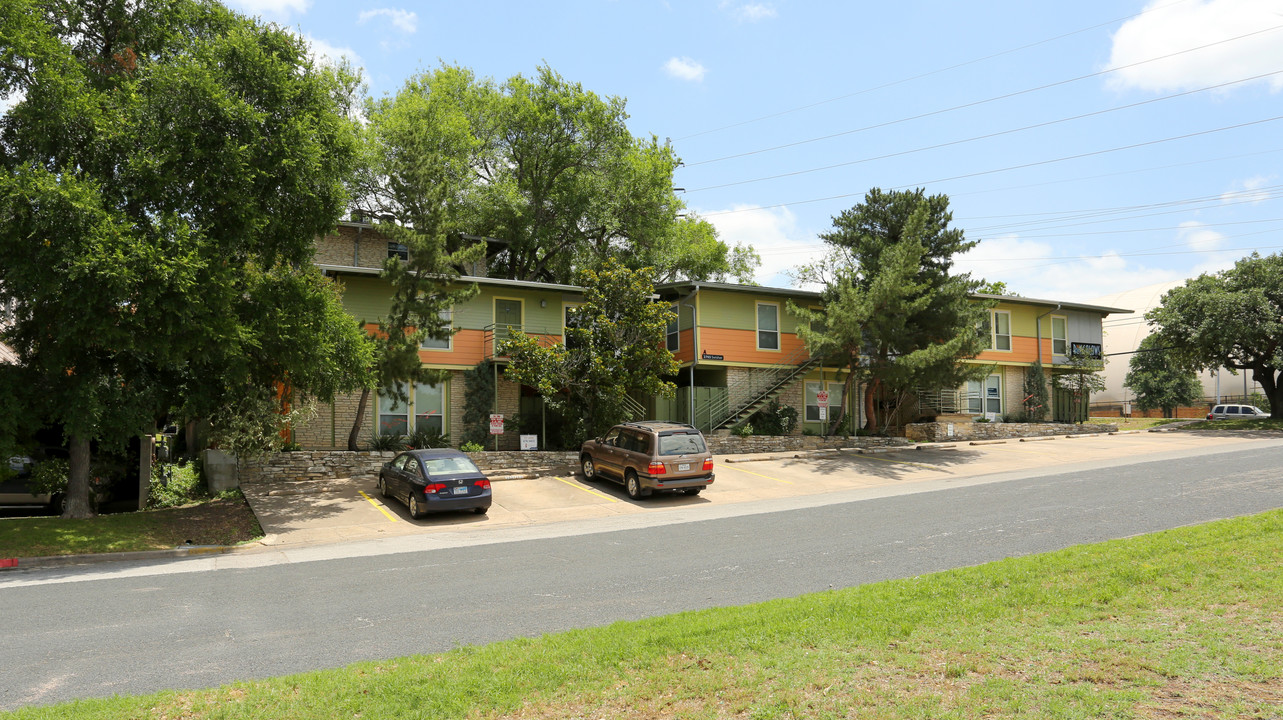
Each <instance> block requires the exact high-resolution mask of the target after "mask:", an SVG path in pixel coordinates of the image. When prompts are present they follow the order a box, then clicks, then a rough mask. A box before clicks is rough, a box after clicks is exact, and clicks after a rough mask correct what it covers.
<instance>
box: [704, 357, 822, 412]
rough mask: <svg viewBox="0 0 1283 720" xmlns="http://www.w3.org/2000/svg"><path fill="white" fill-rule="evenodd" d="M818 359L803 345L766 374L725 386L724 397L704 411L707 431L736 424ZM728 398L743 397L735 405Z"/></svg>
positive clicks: (752, 376) (812, 365) (751, 376)
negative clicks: (707, 426) (707, 421)
mask: <svg viewBox="0 0 1283 720" xmlns="http://www.w3.org/2000/svg"><path fill="white" fill-rule="evenodd" d="M819 362H820V361H819V359H817V358H812V357H811V355H810V353H808V352H807V350H806V346H805V345H803V346H800V347H798V348H797V349H796V350H794V351H793V353H792V354H790V355H789V356H788V357H787V358H785V359H784V360H783V361H782V362H780V363H779V364H777V365H772V366H771V367H770V368H768V369H767V371H766V372H763V373H757V374H756V375H754V374H750V375H748V376H746V377H744V378H741V379H740V380H738V381H737V382H735V383H733V384H731V385H728V386H727V387H726V395H725V396H724V397H722V398H718V399H717V400H715V401H714V402H713V403H711V404H710V406H709V407H708V408H707V415H708V418H709V429H710V430H718V429H721V428H724V427H727V426H728V425H732V424H734V423H735V422H738V421H739V420H741V419H742V417H743V416H744V415H745V414H746V413H747V412H748V411H749V410H754V411H755V410H756V409H757V406H759V405H761V404H764V403H766V402H767V401H769V400H770V399H771V398H772V397H774V396H775V395H777V394H779V392H780V391H781V390H783V389H784V388H785V387H786V386H788V384H789V383H791V382H792V381H793V380H796V379H797V377H798V376H799V375H802V374H803V373H806V372H808V371H810V369H811V368H813V367H815V366H816V365H818V364H819ZM732 396H740V397H741V398H743V399H742V400H741V401H740V402H739V403H738V404H735V405H732V404H731V397H732Z"/></svg>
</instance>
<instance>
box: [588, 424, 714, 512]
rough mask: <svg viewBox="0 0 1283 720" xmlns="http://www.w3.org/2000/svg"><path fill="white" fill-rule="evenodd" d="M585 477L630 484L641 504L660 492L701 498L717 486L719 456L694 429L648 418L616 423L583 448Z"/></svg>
mask: <svg viewBox="0 0 1283 720" xmlns="http://www.w3.org/2000/svg"><path fill="white" fill-rule="evenodd" d="M579 461H580V463H581V464H582V466H583V469H584V477H586V478H588V479H589V480H594V479H596V478H598V477H607V478H610V479H612V480H618V481H620V482H622V483H623V484H624V489H625V490H627V491H628V497H630V498H632V499H634V500H636V499H638V498H643V497H646V496H647V495H650V494H651V492H652V491H654V490H679V491H681V492H684V493H686V494H687V495H698V494H699V491H700V490H703V489H704V488H705V487H706V486H708V485H711V484H713V477H714V476H713V456H712V454H711V453H709V452H708V445H706V444H705V443H704V435H703V434H702V433H700V431H699V429H698V428H696V427H695V426H693V425H687V424H685V423H676V422H667V421H663V420H647V421H645V422H627V423H623V424H622V425H616V426H615V427H613V428H611V429H610V432H608V433H606V436H605V437H599V438H597V439H596V440H589V441H588V442H586V443H584V445H583V447H582V448H581V449H580V450H579Z"/></svg>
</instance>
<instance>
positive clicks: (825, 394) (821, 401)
mask: <svg viewBox="0 0 1283 720" xmlns="http://www.w3.org/2000/svg"><path fill="white" fill-rule="evenodd" d="M815 402H816V404H817V405H819V406H820V407H822V408H826V407H828V406H829V391H828V390H821V391H819V392H817V393H815Z"/></svg>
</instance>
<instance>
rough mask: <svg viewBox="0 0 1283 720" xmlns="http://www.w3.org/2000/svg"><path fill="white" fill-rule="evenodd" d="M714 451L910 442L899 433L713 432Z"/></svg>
mask: <svg viewBox="0 0 1283 720" xmlns="http://www.w3.org/2000/svg"><path fill="white" fill-rule="evenodd" d="M705 439H706V440H707V441H708V449H709V450H712V451H713V454H714V455H741V454H744V453H766V452H787V451H793V450H834V449H837V448H849V447H887V446H888V445H907V444H908V443H909V441H908V440H907V439H905V438H898V437H840V436H834V437H820V436H818V435H750V436H748V437H738V436H736V435H713V436H707V437H706V438H705Z"/></svg>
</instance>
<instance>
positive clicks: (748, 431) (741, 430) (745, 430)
mask: <svg viewBox="0 0 1283 720" xmlns="http://www.w3.org/2000/svg"><path fill="white" fill-rule="evenodd" d="M731 433H732V434H734V435H736V436H738V437H748V436H749V435H752V434H753V425H752V424H751V423H744V424H742V425H736V426H735V427H733V428H731Z"/></svg>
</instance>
